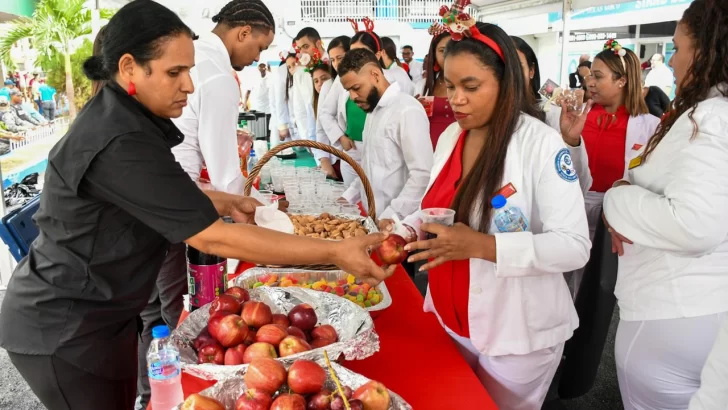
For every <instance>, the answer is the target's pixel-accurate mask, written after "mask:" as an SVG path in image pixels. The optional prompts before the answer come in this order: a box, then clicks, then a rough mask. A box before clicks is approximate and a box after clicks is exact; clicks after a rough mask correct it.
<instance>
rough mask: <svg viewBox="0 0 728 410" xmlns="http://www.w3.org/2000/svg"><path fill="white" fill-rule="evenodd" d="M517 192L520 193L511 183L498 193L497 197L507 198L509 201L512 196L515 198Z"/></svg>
mask: <svg viewBox="0 0 728 410" xmlns="http://www.w3.org/2000/svg"><path fill="white" fill-rule="evenodd" d="M516 192H518V191H516V187H515V186H513V184H512V183H510V182H509V183H508V185H506V186H504V187H503V188H501V189H500V190H499V191H498V193H496V194H495V195H496V196H497V195H503V197H505V198H506V199H508V198H510V197H511V196H513V194H515V193H516Z"/></svg>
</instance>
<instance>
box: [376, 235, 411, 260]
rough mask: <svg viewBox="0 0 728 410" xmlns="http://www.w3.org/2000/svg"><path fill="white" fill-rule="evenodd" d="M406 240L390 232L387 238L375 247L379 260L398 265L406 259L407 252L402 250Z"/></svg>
mask: <svg viewBox="0 0 728 410" xmlns="http://www.w3.org/2000/svg"><path fill="white" fill-rule="evenodd" d="M405 245H407V241H405V240H404V238H403V237H401V236H399V235H396V234H390V235H389V236H387V239H385V240H384V242H382V244H381V245H380V246H379V247H378V248H377V255H379V260H381V261H382V263H385V264H387V265H399V264H400V263H402V262H404V261H405V259H407V255H409V252H407V251H406V250H404V247H405Z"/></svg>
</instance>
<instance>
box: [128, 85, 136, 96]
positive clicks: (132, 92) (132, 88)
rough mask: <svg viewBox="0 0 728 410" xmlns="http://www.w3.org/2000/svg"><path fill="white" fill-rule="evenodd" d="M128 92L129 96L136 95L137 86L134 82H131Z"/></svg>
mask: <svg viewBox="0 0 728 410" xmlns="http://www.w3.org/2000/svg"><path fill="white" fill-rule="evenodd" d="M126 92H127V93H128V94H129V96H134V95H136V85H134V83H133V82H131V81H129V89H128V90H126Z"/></svg>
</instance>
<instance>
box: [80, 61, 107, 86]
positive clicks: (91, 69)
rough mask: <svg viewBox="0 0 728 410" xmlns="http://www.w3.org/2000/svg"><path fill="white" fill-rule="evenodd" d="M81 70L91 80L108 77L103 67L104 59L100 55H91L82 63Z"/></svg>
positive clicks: (102, 79) (101, 79)
mask: <svg viewBox="0 0 728 410" xmlns="http://www.w3.org/2000/svg"><path fill="white" fill-rule="evenodd" d="M83 72H84V74H86V77H88V78H89V80H91V81H104V80H108V79H109V73H108V72H107V71H106V69H105V68H104V61H103V60H102V58H101V57H100V56H91V57H89V58H88V59H87V60H86V61H85V62H84V63H83Z"/></svg>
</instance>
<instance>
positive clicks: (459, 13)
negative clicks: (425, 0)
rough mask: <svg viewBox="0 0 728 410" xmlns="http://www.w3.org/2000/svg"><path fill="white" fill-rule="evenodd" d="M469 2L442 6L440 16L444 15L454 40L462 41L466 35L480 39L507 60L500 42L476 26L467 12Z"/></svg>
mask: <svg viewBox="0 0 728 410" xmlns="http://www.w3.org/2000/svg"><path fill="white" fill-rule="evenodd" d="M469 4H470V0H459V1H456V2H455V3H454V4H453V5H452V7H447V6H442V7H440V16H441V17H442V23H443V24H444V25H445V28H446V29H447V31H449V32H450V35H451V36H452V39H453V40H454V41H460V40H462V39H463V38H465V37H470V38H472V39H474V40H478V41H480V42H481V43H483V44H485V45H486V46H488V47H490V48H491V49H492V50H493V51H495V53H496V54H498V57H500V58H501V60H502V61H503V62H505V61H506V59H505V56H504V55H503V50H501V48H500V46H499V45H498V43H496V42H495V41H494V40H493V39H492V38H490V37H488V36H486V35H484V34H482V33H481V32H480V30H478V28H477V27H476V26H475V19H474V18H473V17H471V16H470V15H469V14H467V13H465V11H464V10H465V7H466V6H468V5H469Z"/></svg>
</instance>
